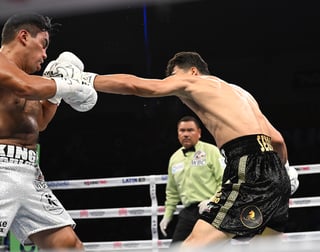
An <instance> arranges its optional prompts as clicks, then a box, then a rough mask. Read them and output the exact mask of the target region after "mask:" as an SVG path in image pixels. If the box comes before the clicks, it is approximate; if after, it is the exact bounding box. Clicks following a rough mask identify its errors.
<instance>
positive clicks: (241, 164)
mask: <svg viewBox="0 0 320 252" xmlns="http://www.w3.org/2000/svg"><path fill="white" fill-rule="evenodd" d="M221 152H222V153H223V154H224V155H225V158H226V164H227V166H226V168H225V172H224V177H223V181H222V183H223V184H222V189H221V191H220V192H218V193H217V194H216V195H215V196H214V197H213V198H212V200H211V202H210V203H209V204H208V206H207V209H206V210H205V211H204V212H203V214H202V216H201V219H202V220H205V221H206V222H208V223H210V224H212V225H213V226H214V227H215V228H217V229H219V230H221V231H224V232H227V233H232V234H234V235H235V238H237V237H252V236H254V235H256V234H260V233H262V232H263V231H264V229H265V227H266V226H268V227H270V228H272V229H273V230H276V231H279V232H283V231H284V230H283V229H284V226H285V223H286V222H287V219H288V209H289V197H290V183H289V177H288V175H287V172H286V170H285V169H283V165H282V163H281V161H280V159H279V156H278V155H277V153H276V152H274V151H273V147H272V145H271V139H270V137H268V136H266V135H259V134H258V135H248V136H243V137H239V138H236V139H234V140H232V141H229V142H227V143H226V144H224V145H223V146H222V147H221Z"/></svg>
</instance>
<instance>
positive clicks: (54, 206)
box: [41, 192, 63, 215]
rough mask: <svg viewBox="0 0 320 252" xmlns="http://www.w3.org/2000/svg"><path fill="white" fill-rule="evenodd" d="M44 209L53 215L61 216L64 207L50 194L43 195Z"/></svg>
mask: <svg viewBox="0 0 320 252" xmlns="http://www.w3.org/2000/svg"><path fill="white" fill-rule="evenodd" d="M41 202H42V205H43V208H44V209H45V210H46V211H48V212H49V213H51V214H54V215H59V214H61V213H62V212H63V207H62V206H61V205H60V202H59V201H58V199H57V198H56V197H55V196H54V195H53V194H50V193H47V192H46V193H43V194H42V196H41Z"/></svg>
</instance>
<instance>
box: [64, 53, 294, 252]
mask: <svg viewBox="0 0 320 252" xmlns="http://www.w3.org/2000/svg"><path fill="white" fill-rule="evenodd" d="M72 61H73V62H74V60H72ZM68 63H72V62H70V60H69V62H68ZM74 68H77V66H74ZM75 71H77V69H75ZM60 74H62V76H63V74H64V73H63V72H61V73H60ZM166 74H167V76H168V77H167V78H165V79H162V80H160V79H146V78H140V77H137V76H134V75H130V74H109V75H108V74H107V75H97V74H94V73H86V72H83V73H82V75H81V76H82V82H83V83H84V84H86V85H89V86H92V87H94V89H95V90H97V91H99V92H104V93H113V94H123V95H137V96H142V97H162V96H176V97H178V98H179V99H180V100H181V101H182V102H183V104H184V105H186V106H188V108H190V109H191V110H192V111H193V112H194V113H195V114H196V115H197V116H198V117H199V118H200V120H201V121H202V123H203V124H204V125H205V127H206V128H207V129H208V131H209V132H210V133H211V135H212V136H213V138H214V140H215V142H216V145H217V147H219V148H220V149H222V150H224V152H225V156H226V158H227V168H226V171H225V175H224V181H223V182H224V183H223V188H222V190H221V193H220V195H216V197H215V198H214V201H215V203H211V204H210V205H209V207H210V209H209V212H208V213H205V214H204V215H203V219H198V221H197V222H196V224H195V226H194V227H193V230H192V232H191V234H190V235H189V236H188V238H187V239H186V240H185V241H183V243H182V245H183V246H184V247H195V246H205V245H209V244H214V243H216V242H219V241H222V240H226V239H230V238H232V237H252V236H254V235H255V234H259V233H261V232H262V235H265V234H267V233H268V234H274V233H277V232H276V231H277V230H278V231H282V230H283V229H284V226H285V222H286V219H287V214H288V202H289V192H290V190H289V189H290V182H289V179H288V175H287V173H286V169H285V164H286V163H287V161H288V153H287V147H286V144H285V141H284V139H283V137H282V135H281V133H280V132H279V131H278V130H277V129H276V128H275V127H274V126H273V125H272V124H271V123H270V122H269V120H268V119H267V118H266V117H265V115H264V114H263V113H262V111H261V110H260V107H259V105H258V103H257V101H256V100H255V99H254V97H253V96H252V95H251V94H250V93H249V92H248V91H246V90H244V89H243V88H241V87H239V86H237V85H234V84H230V83H227V82H226V81H224V80H222V79H220V78H218V77H217V76H213V75H211V74H210V72H209V70H208V65H207V63H206V62H205V61H204V60H203V59H202V57H201V56H200V55H199V54H198V53H196V52H178V53H176V54H175V55H174V56H173V57H172V58H171V59H170V60H169V61H168V64H167V69H166ZM67 77H72V76H67ZM280 185H281V188H280ZM204 209H205V207H204ZM210 212H211V214H210ZM269 231H272V232H269Z"/></svg>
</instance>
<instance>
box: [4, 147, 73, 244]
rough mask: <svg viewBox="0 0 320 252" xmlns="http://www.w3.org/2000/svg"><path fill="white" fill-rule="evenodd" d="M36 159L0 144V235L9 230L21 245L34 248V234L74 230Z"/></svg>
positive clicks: (30, 151) (24, 152)
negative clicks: (58, 229) (30, 237)
mask: <svg viewBox="0 0 320 252" xmlns="http://www.w3.org/2000/svg"><path fill="white" fill-rule="evenodd" d="M11 153H12V154H11ZM34 157H36V154H35V151H33V150H30V149H27V148H23V147H20V146H14V145H4V144H0V191H1V192H2V193H1V198H0V209H1V212H0V223H1V225H0V226H1V227H0V234H1V236H6V235H7V233H8V231H9V228H10V229H11V231H12V232H13V233H14V235H15V236H16V238H17V239H18V240H19V241H20V242H21V243H22V244H31V241H30V240H29V239H28V237H29V236H30V235H32V234H34V233H37V232H40V231H43V230H48V229H54V228H58V227H64V226H69V225H70V226H73V227H74V226H75V222H74V221H73V220H72V218H71V217H70V215H69V214H68V212H67V211H66V210H65V209H64V207H63V206H62V205H61V203H60V201H59V200H58V199H57V198H56V197H55V195H54V194H53V193H52V191H51V189H50V188H49V187H48V186H47V184H46V182H45V180H44V177H43V175H42V172H41V170H40V168H39V166H38V165H37V164H36V162H35V158H34ZM12 188H14V190H12Z"/></svg>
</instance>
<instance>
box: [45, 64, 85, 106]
mask: <svg viewBox="0 0 320 252" xmlns="http://www.w3.org/2000/svg"><path fill="white" fill-rule="evenodd" d="M43 76H44V77H48V78H54V77H57V78H61V79H64V80H65V82H67V81H68V80H69V82H70V83H73V82H78V84H79V85H80V84H81V71H80V70H79V69H78V68H77V67H75V66H73V65H72V64H68V63H60V62H58V61H56V60H53V61H51V62H49V64H48V65H47V66H46V68H45V70H44V71H43ZM59 83H60V82H59ZM56 84H57V82H56ZM60 86H61V85H60ZM59 88H60V89H61V90H64V89H63V88H62V87H58V85H57V93H58V95H57V94H56V95H55V96H54V97H52V98H50V99H48V101H50V102H51V103H53V104H57V105H59V104H60V102H61V99H62V97H63V96H61V95H60V93H61V92H60V91H59V90H58V89H59ZM62 92H63V91H62Z"/></svg>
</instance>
